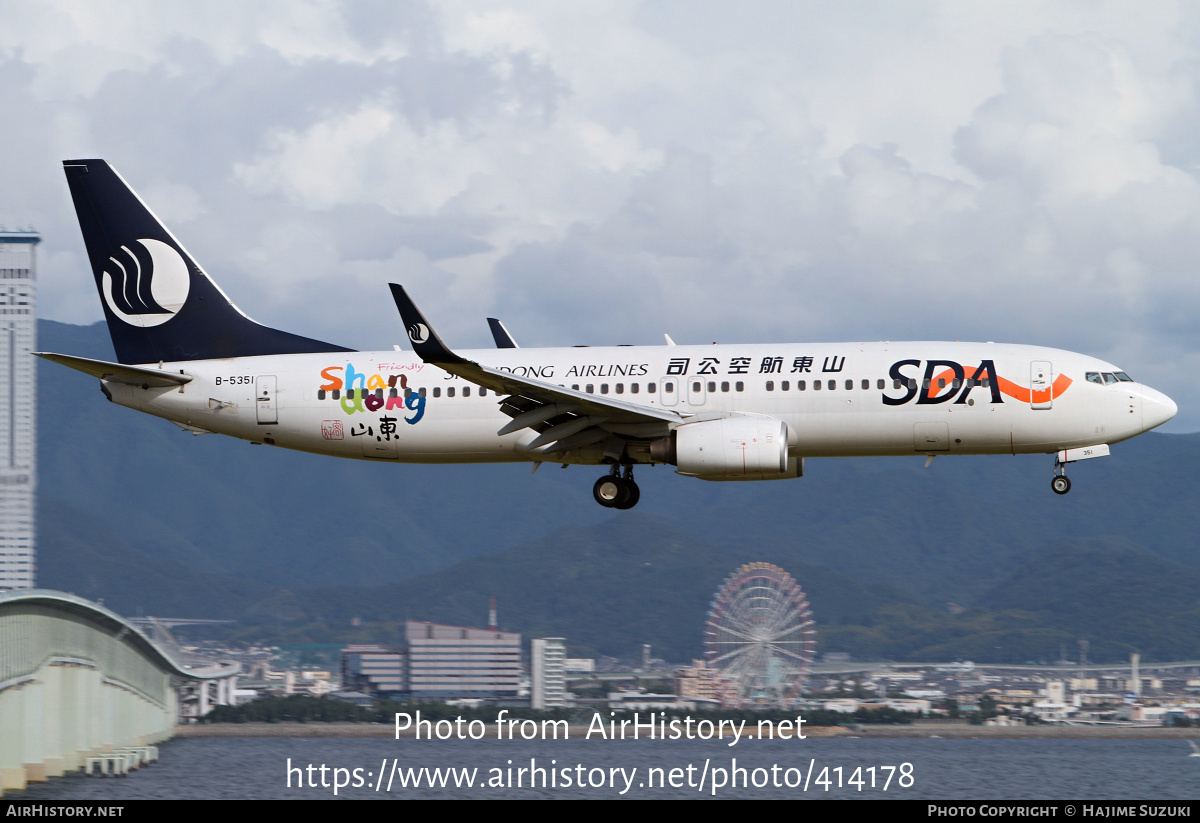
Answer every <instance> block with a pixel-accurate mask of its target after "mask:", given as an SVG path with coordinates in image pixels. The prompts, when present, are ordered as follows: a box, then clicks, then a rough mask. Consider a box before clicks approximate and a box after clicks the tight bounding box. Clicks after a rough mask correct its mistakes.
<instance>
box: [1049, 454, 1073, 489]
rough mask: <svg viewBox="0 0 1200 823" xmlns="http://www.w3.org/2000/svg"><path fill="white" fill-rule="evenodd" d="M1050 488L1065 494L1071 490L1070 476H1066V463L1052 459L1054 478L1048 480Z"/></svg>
mask: <svg viewBox="0 0 1200 823" xmlns="http://www.w3.org/2000/svg"><path fill="white" fill-rule="evenodd" d="M1050 488H1052V489H1054V493H1055V494H1066V493H1067V492H1069V491H1070V490H1071V478H1069V477H1067V464H1066V463H1059V462H1058V461H1057V460H1055V461H1054V478H1053V479H1052V480H1051V481H1050Z"/></svg>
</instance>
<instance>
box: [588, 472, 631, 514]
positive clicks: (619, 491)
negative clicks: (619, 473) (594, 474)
mask: <svg viewBox="0 0 1200 823" xmlns="http://www.w3.org/2000/svg"><path fill="white" fill-rule="evenodd" d="M592 496H593V497H595V498H596V502H597V503H599V504H600V505H601V506H603V507H604V508H606V509H612V508H617V507H619V506H620V505H621V503H623V502H624V501H626V500H628V499H629V486H628V485H626V483H625V481H624V480H622V479H621V478H619V477H613V476H612V475H611V474H606V475H604V476H603V477H601V478H600V479H599V480H597V481H596V484H595V485H594V486H592Z"/></svg>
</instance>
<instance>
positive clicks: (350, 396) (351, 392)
mask: <svg viewBox="0 0 1200 823" xmlns="http://www.w3.org/2000/svg"><path fill="white" fill-rule="evenodd" d="M346 398H347V399H348V400H353V399H354V389H346Z"/></svg>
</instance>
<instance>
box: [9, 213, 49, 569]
mask: <svg viewBox="0 0 1200 823" xmlns="http://www.w3.org/2000/svg"><path fill="white" fill-rule="evenodd" d="M40 241H41V237H40V236H38V234H37V233H36V232H32V231H0V589H32V588H33V587H34V576H35V574H36V570H37V566H36V562H35V557H34V519H33V511H34V487H35V475H34V468H35V466H34V460H35V459H36V442H35V439H34V438H35V428H34V422H35V421H34V414H35V412H36V407H35V405H34V399H35V396H36V391H35V389H36V386H35V378H36V375H37V371H36V368H35V367H34V359H33V356H32V354H31V352H33V351H34V350H35V348H36V345H35V344H36V341H37V311H36V309H37V278H36V271H37V267H36V255H35V248H36V246H37V244H38V243H39V242H40Z"/></svg>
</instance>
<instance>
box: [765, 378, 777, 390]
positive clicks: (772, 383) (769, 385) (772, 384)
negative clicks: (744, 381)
mask: <svg viewBox="0 0 1200 823" xmlns="http://www.w3.org/2000/svg"><path fill="white" fill-rule="evenodd" d="M767 391H775V381H774V380H768V381H767Z"/></svg>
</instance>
